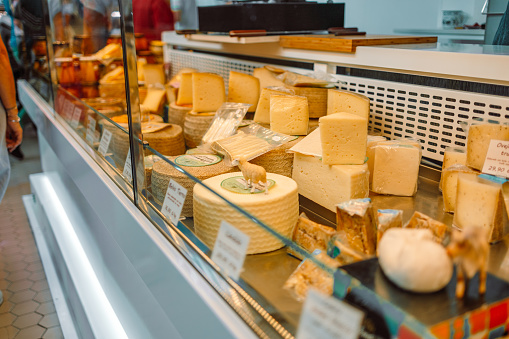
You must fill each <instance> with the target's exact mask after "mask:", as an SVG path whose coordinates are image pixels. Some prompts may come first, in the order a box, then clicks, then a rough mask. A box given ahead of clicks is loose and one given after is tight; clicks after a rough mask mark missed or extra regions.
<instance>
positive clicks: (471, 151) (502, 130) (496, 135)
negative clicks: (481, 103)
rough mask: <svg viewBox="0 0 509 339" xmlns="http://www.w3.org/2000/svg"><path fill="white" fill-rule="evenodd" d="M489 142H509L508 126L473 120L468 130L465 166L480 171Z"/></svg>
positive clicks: (494, 122)
mask: <svg viewBox="0 0 509 339" xmlns="http://www.w3.org/2000/svg"><path fill="white" fill-rule="evenodd" d="M491 140H504V141H509V124H507V123H505V124H500V123H498V122H496V121H491V120H475V121H473V122H472V123H471V124H470V127H469V128H468V137H467V166H468V167H472V168H474V169H476V170H479V171H480V170H482V168H483V166H484V160H485V159H486V154H488V148H489V146H490V142H491Z"/></svg>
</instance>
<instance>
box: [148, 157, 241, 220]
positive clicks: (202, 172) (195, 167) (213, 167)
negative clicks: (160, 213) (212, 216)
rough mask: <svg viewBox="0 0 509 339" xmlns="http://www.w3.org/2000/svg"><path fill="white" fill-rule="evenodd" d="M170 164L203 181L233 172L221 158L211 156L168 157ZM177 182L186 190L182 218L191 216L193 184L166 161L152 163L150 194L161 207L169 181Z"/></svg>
mask: <svg viewBox="0 0 509 339" xmlns="http://www.w3.org/2000/svg"><path fill="white" fill-rule="evenodd" d="M168 159H170V160H171V161H172V162H174V163H176V164H177V165H179V166H181V167H182V168H183V169H184V170H185V171H187V172H189V173H190V174H191V175H193V176H195V177H196V178H198V179H200V180H205V179H208V178H211V177H213V176H216V175H219V174H223V173H228V172H233V171H234V168H233V167H229V166H226V165H225V163H224V161H223V160H222V159H221V157H219V156H217V155H213V154H193V155H191V154H186V155H181V156H178V157H168ZM171 179H173V180H174V181H176V182H178V183H179V184H180V185H182V186H183V187H184V188H185V189H187V196H186V200H185V201H184V206H183V207H182V214H181V215H182V216H185V217H192V216H193V187H194V185H195V182H194V181H193V180H191V179H190V178H189V177H188V176H187V175H185V174H184V173H182V172H180V171H178V170H176V169H175V168H174V167H173V166H172V165H170V164H169V163H167V162H166V161H158V162H156V163H154V165H153V168H152V179H151V180H152V194H153V195H154V197H155V198H156V199H157V200H158V202H159V203H160V204H161V205H162V204H163V202H164V196H165V195H166V190H167V189H168V183H169V182H170V180H171Z"/></svg>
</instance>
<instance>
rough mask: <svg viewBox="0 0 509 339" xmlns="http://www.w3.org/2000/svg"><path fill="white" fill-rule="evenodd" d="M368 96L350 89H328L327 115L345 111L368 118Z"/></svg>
mask: <svg viewBox="0 0 509 339" xmlns="http://www.w3.org/2000/svg"><path fill="white" fill-rule="evenodd" d="M369 103H370V101H369V98H368V97H366V96H364V95H361V94H357V93H354V92H350V91H342V90H339V89H329V91H328V93H327V115H330V114H334V113H339V112H347V113H352V114H355V115H358V116H360V117H363V118H365V119H366V120H369V112H370V107H369Z"/></svg>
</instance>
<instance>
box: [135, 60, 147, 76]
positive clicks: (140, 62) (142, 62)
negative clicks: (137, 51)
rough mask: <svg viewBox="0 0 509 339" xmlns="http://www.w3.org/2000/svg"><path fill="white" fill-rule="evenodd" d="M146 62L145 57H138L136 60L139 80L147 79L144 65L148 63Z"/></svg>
mask: <svg viewBox="0 0 509 339" xmlns="http://www.w3.org/2000/svg"><path fill="white" fill-rule="evenodd" d="M146 64H147V59H145V58H138V60H136V69H137V73H138V81H145V75H144V73H143V65H146Z"/></svg>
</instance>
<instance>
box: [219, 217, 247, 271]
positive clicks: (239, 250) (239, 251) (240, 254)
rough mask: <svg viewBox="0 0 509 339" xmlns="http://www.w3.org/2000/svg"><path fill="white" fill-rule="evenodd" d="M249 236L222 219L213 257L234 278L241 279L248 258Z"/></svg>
mask: <svg viewBox="0 0 509 339" xmlns="http://www.w3.org/2000/svg"><path fill="white" fill-rule="evenodd" d="M248 245H249V236H248V235H246V234H244V233H243V232H242V231H240V230H238V229H237V228H235V227H234V226H232V225H231V224H229V223H227V222H226V221H224V220H223V221H221V226H220V228H219V232H218V234H217V238H216V243H215V244H214V250H213V251H212V256H211V259H212V261H214V262H215V263H216V264H217V265H218V266H219V267H221V269H222V270H224V271H225V272H226V274H228V276H230V277H231V278H232V279H234V280H239V277H240V272H241V271H242V266H244V259H245V258H246V252H247V247H248Z"/></svg>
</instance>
